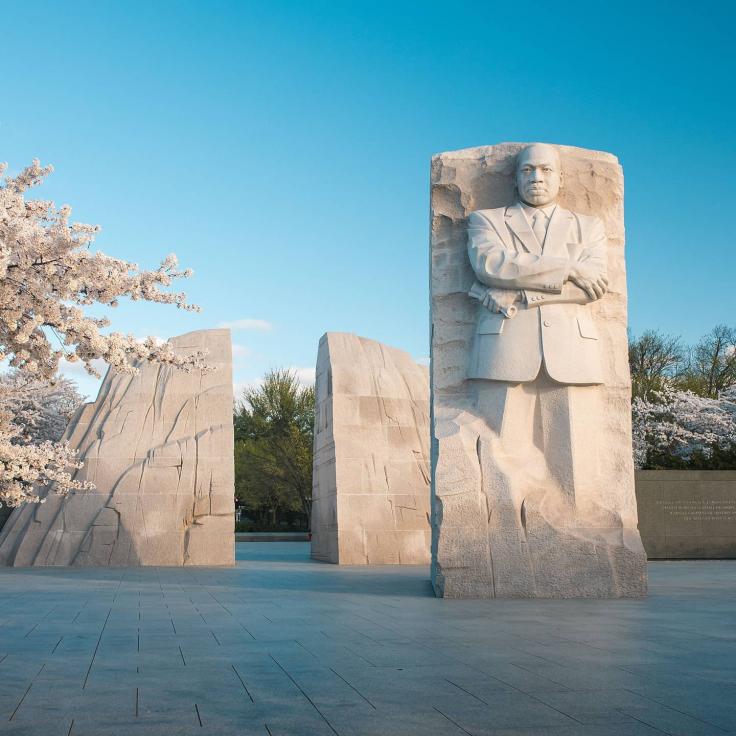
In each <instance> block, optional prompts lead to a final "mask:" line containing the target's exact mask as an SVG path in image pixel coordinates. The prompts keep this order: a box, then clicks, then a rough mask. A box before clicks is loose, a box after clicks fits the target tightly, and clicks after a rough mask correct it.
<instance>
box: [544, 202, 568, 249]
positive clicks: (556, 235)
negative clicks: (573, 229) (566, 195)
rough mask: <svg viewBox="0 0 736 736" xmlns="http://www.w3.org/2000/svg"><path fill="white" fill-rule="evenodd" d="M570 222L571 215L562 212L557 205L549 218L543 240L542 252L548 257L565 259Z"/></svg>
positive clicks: (566, 211) (565, 211)
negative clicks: (545, 235)
mask: <svg viewBox="0 0 736 736" xmlns="http://www.w3.org/2000/svg"><path fill="white" fill-rule="evenodd" d="M571 222H572V213H571V212H570V211H569V210H563V209H562V207H560V206H559V205H557V207H555V211H554V212H553V213H552V217H550V220H549V225H548V226H547V237H546V238H545V239H544V252H545V254H546V255H548V256H559V257H561V258H567V257H568V252H567V241H568V236H569V233H570V223H571Z"/></svg>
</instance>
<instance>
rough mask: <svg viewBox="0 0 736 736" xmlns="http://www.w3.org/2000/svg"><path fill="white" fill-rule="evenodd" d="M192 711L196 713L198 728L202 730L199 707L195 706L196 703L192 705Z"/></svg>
mask: <svg viewBox="0 0 736 736" xmlns="http://www.w3.org/2000/svg"><path fill="white" fill-rule="evenodd" d="M194 710H195V711H196V713H197V720H198V721H199V727H200V728H202V716H201V715H200V714H199V707H198V706H197V704H196V703H195V704H194Z"/></svg>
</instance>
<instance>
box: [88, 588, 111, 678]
mask: <svg viewBox="0 0 736 736" xmlns="http://www.w3.org/2000/svg"><path fill="white" fill-rule="evenodd" d="M114 600H115V599H114V598H113V601H114ZM111 613H112V606H111V607H110V610H109V611H108V612H107V617H106V618H105V623H104V624H102V631H100V636H99V638H98V639H97V644H96V645H95V651H94V652H93V653H92V661H91V662H90V663H89V668H88V669H87V674H86V676H85V678H84V685H82V690H84V689H85V688H86V687H87V680H88V679H89V673H90V672H91V671H92V665H93V664H94V663H95V657H96V656H97V650H98V649H99V648H100V642H101V641H102V635H103V634H104V633H105V627H106V626H107V622H108V620H109V619H110V614H111Z"/></svg>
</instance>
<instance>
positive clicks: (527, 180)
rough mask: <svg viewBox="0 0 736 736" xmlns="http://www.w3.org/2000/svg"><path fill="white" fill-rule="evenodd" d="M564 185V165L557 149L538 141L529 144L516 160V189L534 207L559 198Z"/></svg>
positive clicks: (550, 202) (542, 205)
mask: <svg viewBox="0 0 736 736" xmlns="http://www.w3.org/2000/svg"><path fill="white" fill-rule="evenodd" d="M561 186H562V167H561V166H560V157H559V155H558V153H557V150H556V149H555V148H553V147H552V146H546V145H544V144H540V143H536V144H533V145H531V146H527V147H526V148H524V149H523V150H522V151H521V152H520V153H519V157H518V159H517V161H516V190H517V191H518V193H519V197H520V198H521V199H522V200H523V201H524V202H526V203H527V204H528V205H531V206H532V207H544V206H546V205H548V204H552V203H553V202H555V201H556V200H557V195H558V193H559V191H560V187H561Z"/></svg>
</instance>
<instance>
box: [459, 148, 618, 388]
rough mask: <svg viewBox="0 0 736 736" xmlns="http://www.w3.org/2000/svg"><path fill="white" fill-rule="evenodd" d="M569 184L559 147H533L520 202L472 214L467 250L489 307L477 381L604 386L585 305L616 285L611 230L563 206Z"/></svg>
mask: <svg viewBox="0 0 736 736" xmlns="http://www.w3.org/2000/svg"><path fill="white" fill-rule="evenodd" d="M562 183H563V177H562V168H561V165H560V157H559V155H558V153H557V150H556V149H555V148H554V147H553V146H549V145H543V144H538V143H537V144H532V145H530V146H527V147H526V148H524V149H522V151H521V152H520V153H519V155H518V158H517V163H516V190H517V194H518V201H517V202H516V203H515V204H513V205H511V206H510V207H499V208H496V209H489V210H477V211H475V212H472V213H471V214H470V218H469V224H468V254H469V256H470V263H471V265H472V267H473V271H474V272H475V275H476V278H477V279H478V283H477V284H475V285H474V287H473V289H472V291H471V296H474V297H476V298H478V299H479V300H480V301H481V302H482V303H483V305H484V307H486V308H485V309H481V310H480V314H479V319H478V324H477V328H476V334H475V339H474V341H473V347H472V350H471V357H470V365H469V369H468V378H483V379H490V380H495V381H509V382H513V383H521V382H525V381H534V380H535V379H537V377H538V376H539V375H540V371H541V373H542V374H544V375H546V376H547V377H549V378H551V379H553V380H554V381H556V382H557V383H562V384H596V383H603V377H602V375H601V365H600V357H599V354H598V340H597V333H596V329H595V326H594V324H593V321H592V320H591V317H590V316H589V314H588V310H587V309H586V307H585V305H586V304H588V303H589V302H592V301H595V300H596V299H600V298H601V297H602V296H603V295H604V294H605V293H606V289H607V287H608V279H607V277H606V234H605V232H604V230H603V224H602V223H601V221H600V220H599V219H598V218H597V217H592V216H586V215H580V214H577V213H575V212H569V211H568V210H565V209H563V208H562V207H560V206H559V205H557V203H556V202H557V195H558V194H559V191H560V187H561V186H562Z"/></svg>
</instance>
